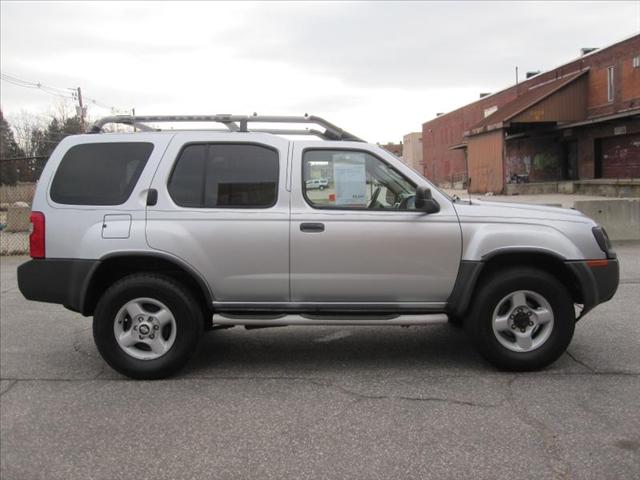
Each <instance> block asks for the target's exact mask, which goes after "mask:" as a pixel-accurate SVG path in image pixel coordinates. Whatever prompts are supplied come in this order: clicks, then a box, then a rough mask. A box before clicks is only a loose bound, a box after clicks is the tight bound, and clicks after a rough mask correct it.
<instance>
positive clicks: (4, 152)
mask: <svg viewBox="0 0 640 480" xmlns="http://www.w3.org/2000/svg"><path fill="white" fill-rule="evenodd" d="M21 157H24V152H23V151H22V149H20V147H19V146H18V144H17V143H16V140H15V138H14V136H13V130H11V126H10V125H9V122H7V121H6V120H5V118H4V114H3V113H2V110H0V184H4V185H15V184H16V182H17V181H18V176H19V165H20V161H19V160H15V159H16V158H21Z"/></svg>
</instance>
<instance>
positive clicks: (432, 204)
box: [416, 186, 440, 213]
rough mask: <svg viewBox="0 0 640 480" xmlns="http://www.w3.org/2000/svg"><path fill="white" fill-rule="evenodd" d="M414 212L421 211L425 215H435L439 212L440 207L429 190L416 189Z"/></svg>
mask: <svg viewBox="0 0 640 480" xmlns="http://www.w3.org/2000/svg"><path fill="white" fill-rule="evenodd" d="M416 210H422V211H424V212H426V213H437V212H439V211H440V205H438V202H436V201H435V200H434V199H433V197H432V196H431V189H430V188H428V187H423V186H419V187H418V188H417V189H416Z"/></svg>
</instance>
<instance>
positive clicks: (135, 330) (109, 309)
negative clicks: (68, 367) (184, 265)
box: [93, 274, 204, 379]
mask: <svg viewBox="0 0 640 480" xmlns="http://www.w3.org/2000/svg"><path fill="white" fill-rule="evenodd" d="M203 325H204V322H203V317H202V310H201V309H200V308H199V307H198V303H197V302H196V300H195V299H194V298H193V296H192V295H191V293H190V292H189V291H188V290H187V289H186V288H184V287H183V286H182V285H180V284H178V283H176V282H175V281H174V280H172V279H171V278H168V277H164V276H161V275H155V274H136V275H131V276H128V277H125V278H123V279H122V280H119V281H118V282H116V283H115V284H113V285H112V286H111V287H110V288H109V289H108V290H107V291H106V292H105V293H104V295H103V296H102V298H101V299H100V301H99V302H98V305H97V307H96V311H95V314H94V319H93V336H94V340H95V342H96V346H97V348H98V351H99V352H100V354H101V355H102V357H103V358H104V360H105V361H106V362H107V363H108V364H109V365H110V366H111V367H112V368H113V369H114V370H116V371H118V372H120V373H122V374H123V375H126V376H128V377H131V378H136V379H157V378H164V377H168V376H170V375H172V374H174V373H176V372H177V371H178V370H179V369H180V368H182V367H183V366H184V364H185V363H186V362H187V361H188V360H189V358H190V357H191V355H192V354H193V352H194V351H195V349H196V346H197V343H198V341H199V339H200V336H201V334H202V330H203Z"/></svg>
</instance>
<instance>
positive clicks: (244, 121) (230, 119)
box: [90, 114, 364, 142]
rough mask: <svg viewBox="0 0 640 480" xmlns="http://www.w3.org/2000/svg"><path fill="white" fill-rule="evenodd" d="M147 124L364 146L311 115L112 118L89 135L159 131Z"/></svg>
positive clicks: (122, 116)
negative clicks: (110, 130) (109, 128)
mask: <svg viewBox="0 0 640 480" xmlns="http://www.w3.org/2000/svg"><path fill="white" fill-rule="evenodd" d="M148 122H154V123H178V122H198V123H221V124H223V125H224V126H225V127H227V130H228V131H230V132H249V131H251V132H263V133H273V134H278V135H315V136H317V137H320V138H322V139H323V140H345V141H353V142H364V140H362V139H361V138H358V137H356V136H355V135H353V134H351V133H349V132H347V131H345V130H343V129H341V128H340V127H338V126H336V125H334V124H332V123H330V122H328V121H326V120H325V119H323V118H320V117H316V116H314V115H306V114H305V115H304V116H302V117H296V116H273V115H257V114H253V115H229V114H218V115H141V116H139V115H136V116H133V115H115V116H111V117H104V118H101V119H100V120H98V121H97V122H95V123H94V124H93V126H92V127H91V130H90V133H100V132H102V128H103V127H104V126H105V125H107V124H109V123H117V124H121V125H130V126H132V127H134V128H135V129H138V130H142V131H145V132H157V131H161V130H162V129H159V128H155V127H151V126H149V125H147V123H148ZM250 122H259V123H294V124H301V123H306V124H313V125H317V126H319V127H321V128H323V129H324V131H321V130H316V129H313V128H304V129H269V128H256V129H251V130H249V128H248V124H249V123H250Z"/></svg>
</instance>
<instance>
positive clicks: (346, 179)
mask: <svg viewBox="0 0 640 480" xmlns="http://www.w3.org/2000/svg"><path fill="white" fill-rule="evenodd" d="M333 178H334V182H335V205H349V206H366V205H367V198H366V193H367V171H366V163H365V154H363V153H348V154H347V153H337V154H335V155H333Z"/></svg>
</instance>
